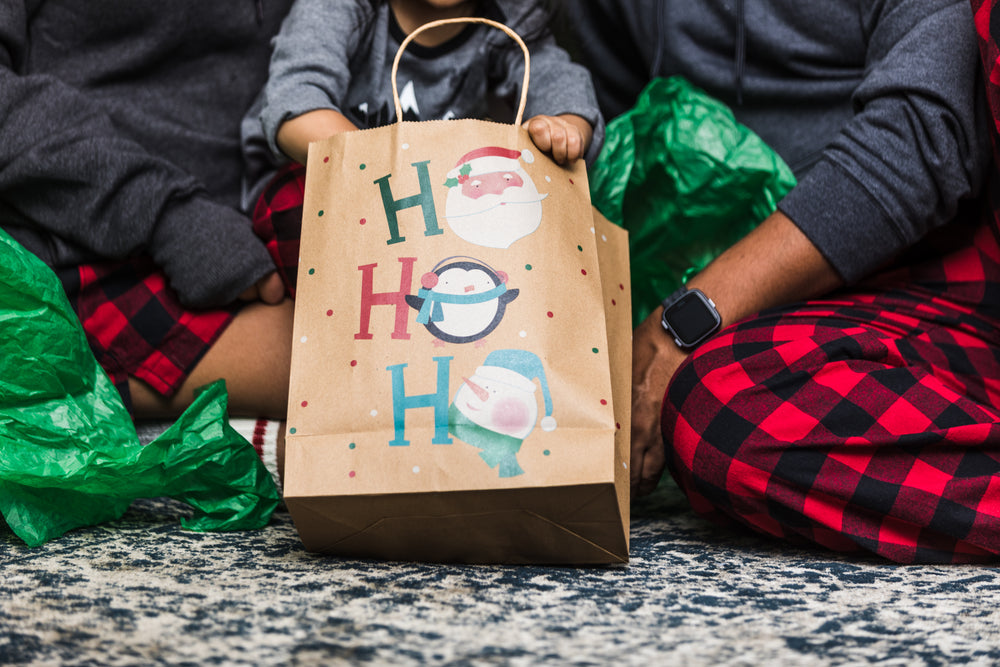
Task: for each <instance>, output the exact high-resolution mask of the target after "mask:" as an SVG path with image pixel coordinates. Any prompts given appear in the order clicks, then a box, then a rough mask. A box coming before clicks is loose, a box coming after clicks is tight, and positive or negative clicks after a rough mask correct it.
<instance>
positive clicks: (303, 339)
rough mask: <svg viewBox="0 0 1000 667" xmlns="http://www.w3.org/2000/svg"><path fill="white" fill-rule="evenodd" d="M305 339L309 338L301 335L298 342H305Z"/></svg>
mask: <svg viewBox="0 0 1000 667" xmlns="http://www.w3.org/2000/svg"><path fill="white" fill-rule="evenodd" d="M307 340H309V338H308V337H307V336H303V337H302V338H300V339H299V342H300V343H304V342H306V341H307Z"/></svg>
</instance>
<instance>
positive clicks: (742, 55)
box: [734, 0, 747, 105]
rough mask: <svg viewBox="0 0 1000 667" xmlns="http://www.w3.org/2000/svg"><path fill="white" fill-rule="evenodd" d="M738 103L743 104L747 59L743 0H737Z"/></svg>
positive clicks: (736, 54)
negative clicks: (744, 74) (744, 73)
mask: <svg viewBox="0 0 1000 667" xmlns="http://www.w3.org/2000/svg"><path fill="white" fill-rule="evenodd" d="M734 57H735V59H736V63H735V65H736V103H737V104H740V105H742V104H743V72H744V70H745V69H746V60H747V30H746V15H745V14H744V7H743V0H736V53H735V55H734Z"/></svg>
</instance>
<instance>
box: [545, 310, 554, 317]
mask: <svg viewBox="0 0 1000 667" xmlns="http://www.w3.org/2000/svg"><path fill="white" fill-rule="evenodd" d="M545 314H546V315H548V316H549V317H555V313H553V312H552V311H551V310H550V311H549V312H547V313H545Z"/></svg>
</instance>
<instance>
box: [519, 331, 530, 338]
mask: <svg viewBox="0 0 1000 667" xmlns="http://www.w3.org/2000/svg"><path fill="white" fill-rule="evenodd" d="M518 336H520V337H521V338H527V337H528V332H527V331H522V332H521V333H519V334H518Z"/></svg>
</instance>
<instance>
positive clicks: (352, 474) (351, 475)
mask: <svg viewBox="0 0 1000 667" xmlns="http://www.w3.org/2000/svg"><path fill="white" fill-rule="evenodd" d="M354 475H355V472H354V471H353V470H352V471H351V472H349V473H347V476H348V477H354Z"/></svg>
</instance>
